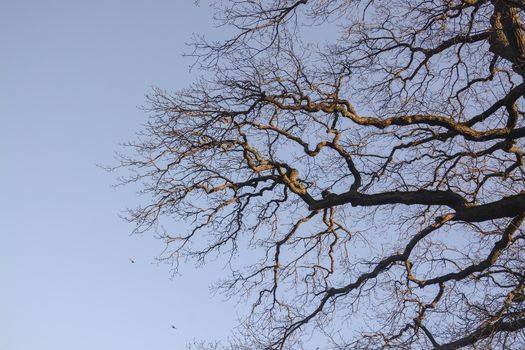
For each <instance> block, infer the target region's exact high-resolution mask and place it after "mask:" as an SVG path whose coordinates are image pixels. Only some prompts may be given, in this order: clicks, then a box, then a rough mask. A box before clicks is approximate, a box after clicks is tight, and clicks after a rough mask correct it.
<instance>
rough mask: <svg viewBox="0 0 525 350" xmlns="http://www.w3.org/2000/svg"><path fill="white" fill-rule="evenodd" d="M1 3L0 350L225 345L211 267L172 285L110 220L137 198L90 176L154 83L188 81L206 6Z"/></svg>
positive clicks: (189, 271)
mask: <svg viewBox="0 0 525 350" xmlns="http://www.w3.org/2000/svg"><path fill="white" fill-rule="evenodd" d="M0 4H1V6H0V44H1V46H2V48H1V54H0V123H1V124H0V162H1V163H0V218H1V221H0V278H1V283H0V349H2V350H37V349H38V350H71V349H75V350H84V349H89V350H93V349H96V350H106V349H108V350H109V349H111V350H119V349H126V350H146V349H156V350H163V349H175V350H176V349H184V348H185V344H186V343H188V342H190V341H191V340H192V339H207V340H210V339H220V338H223V337H224V336H225V335H227V334H228V330H229V329H230V328H231V327H233V326H234V321H235V319H236V316H237V311H236V305H235V304H234V303H233V302H225V301H223V300H222V299H221V297H220V296H217V297H212V296H211V295H210V293H209V290H208V285H209V284H210V283H212V282H213V281H214V280H215V278H216V277H217V275H218V274H219V273H220V272H221V271H220V266H213V264H211V265H209V266H207V267H206V268H205V269H194V268H192V267H191V266H187V267H185V268H184V269H183V271H182V272H183V275H182V277H175V278H170V267H169V266H167V265H165V264H157V263H155V257H156V256H158V255H159V254H160V252H161V250H162V243H161V242H160V241H158V240H155V239H154V238H153V237H152V236H151V235H144V236H130V233H131V231H132V229H133V227H132V225H131V224H129V223H127V222H125V221H124V220H122V219H121V218H120V217H119V215H118V214H119V213H123V211H124V210H125V209H126V208H127V207H133V206H134V205H135V204H137V203H139V201H140V200H141V199H140V198H139V197H138V196H137V195H136V193H135V192H134V190H133V189H132V188H118V189H114V188H113V187H112V185H113V184H115V183H116V176H117V174H115V173H108V172H106V171H104V170H102V169H101V168H100V167H97V164H102V165H107V164H114V158H113V157H114V152H115V151H118V150H119V149H120V148H119V143H121V142H125V141H128V140H131V139H133V137H134V133H135V132H137V131H138V130H140V128H141V124H142V123H144V122H145V121H146V119H147V115H146V114H145V113H144V112H143V111H141V110H140V109H139V108H138V106H140V105H142V104H144V102H145V97H144V96H145V94H147V93H148V92H149V91H150V89H151V87H152V86H159V87H161V88H166V89H169V90H177V89H180V88H184V87H185V86H187V85H188V84H189V83H190V82H191V81H192V79H194V77H195V73H190V72H189V69H188V67H189V65H190V64H191V63H192V60H191V59H190V58H185V57H183V56H182V54H183V53H184V52H188V50H189V49H188V47H187V46H185V42H187V41H189V39H190V37H191V35H192V33H194V32H195V33H210V32H211V30H212V26H211V21H210V18H211V15H212V13H211V11H210V9H208V8H207V7H206V4H201V5H200V6H199V7H198V6H195V5H194V4H193V1H190V0H184V1H182V0H180V1H174V0H152V1H144V0H143V1H138V0H133V1H132V0H104V1H101V0H90V1H79V0H76V1H75V0H67V1H66V0H62V1H52V0H38V1H37V0H33V1H25V0H17V1H2V2H1V3H0ZM214 33H216V32H215V30H214ZM131 260H133V261H135V263H132V262H131ZM172 325H173V326H175V327H176V329H174V328H172Z"/></svg>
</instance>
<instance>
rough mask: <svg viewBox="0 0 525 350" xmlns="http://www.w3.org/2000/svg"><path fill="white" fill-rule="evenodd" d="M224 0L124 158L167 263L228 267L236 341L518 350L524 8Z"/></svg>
mask: <svg viewBox="0 0 525 350" xmlns="http://www.w3.org/2000/svg"><path fill="white" fill-rule="evenodd" d="M214 6H215V7H216V13H217V18H216V20H217V23H218V24H219V25H224V26H227V27H228V28H230V29H231V32H233V35H232V36H231V37H228V38H225V39H224V40H220V41H208V40H207V39H206V38H205V37H196V38H195V41H194V43H193V52H192V55H193V56H194V57H195V60H196V65H197V67H198V68H199V69H201V71H202V73H203V74H202V78H201V79H199V80H198V81H195V82H194V83H193V84H192V85H191V86H189V87H188V88H187V89H185V90H182V91H176V92H169V91H167V90H163V89H155V90H154V91H153V92H152V94H151V95H150V96H149V97H148V101H149V102H148V105H147V109H148V110H149V112H150V118H149V121H148V123H147V125H146V127H145V128H144V130H143V131H142V133H141V134H140V136H139V137H138V138H137V140H136V141H135V142H133V143H131V144H130V147H131V148H130V150H128V151H125V152H124V155H123V156H121V159H120V161H121V166H122V167H124V168H127V169H128V170H130V171H132V172H133V173H132V174H133V175H132V176H130V177H128V178H127V179H126V180H124V181H125V182H127V181H129V182H139V183H140V184H141V186H143V192H144V193H145V195H146V198H147V199H146V200H147V203H146V204H145V205H144V206H142V207H139V208H136V209H134V210H132V211H131V212H130V216H129V219H130V220H132V221H133V222H134V223H136V225H137V226H136V227H137V230H138V231H147V230H150V229H152V228H154V227H158V223H159V220H161V219H166V218H169V219H170V220H173V221H174V222H178V221H185V222H187V223H188V225H189V227H190V229H189V230H188V231H184V232H179V231H177V230H174V232H171V230H166V231H162V230H161V229H158V230H157V233H158V234H159V235H160V236H161V238H162V239H163V240H164V241H165V243H166V251H165V253H164V254H163V256H162V258H164V259H168V260H170V261H171V262H173V263H174V266H175V268H176V267H177V266H178V264H179V263H180V262H184V261H186V260H188V259H190V260H191V259H194V260H195V261H196V262H198V263H203V264H205V263H206V262H210V261H211V262H213V261H214V260H213V259H215V258H216V257H217V256H219V257H222V258H225V259H227V261H228V269H226V270H225V272H224V276H223V277H224V279H222V280H220V281H218V282H217V283H216V284H215V288H216V289H217V290H218V291H220V292H222V293H225V295H228V296H231V295H237V296H240V297H245V298H246V299H245V300H247V301H248V302H249V303H250V305H251V309H250V310H251V312H249V313H248V314H247V315H246V318H245V319H244V320H243V321H242V324H241V327H240V328H239V329H238V331H237V333H236V336H234V338H233V339H232V342H233V343H234V345H232V346H233V348H238V349H242V348H246V349H299V348H301V347H304V348H311V345H309V344H310V340H311V339H314V340H315V341H316V342H317V341H318V339H319V338H320V337H321V336H322V337H324V338H323V339H326V342H325V343H324V344H325V345H323V346H324V348H326V349H332V348H333V349H430V348H434V349H457V348H463V347H465V348H476V349H523V348H524V347H525V332H524V329H525V290H524V288H525V250H524V247H525V235H524V231H523V228H522V223H523V220H524V218H525V192H524V191H525V182H524V166H523V145H524V137H525V114H524V113H525V112H524V109H523V108H524V93H525V82H524V80H523V78H524V77H525V27H524V23H525V1H522V0H490V1H489V0H425V1H424V0H403V1H401V0H392V1H388V2H386V1H378V0H367V1H361V0H235V1H216V2H215V4H214ZM312 332H314V334H315V336H314V338H311V334H312ZM312 342H313V340H312ZM235 344H236V345H235ZM309 346H310V347H309Z"/></svg>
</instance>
